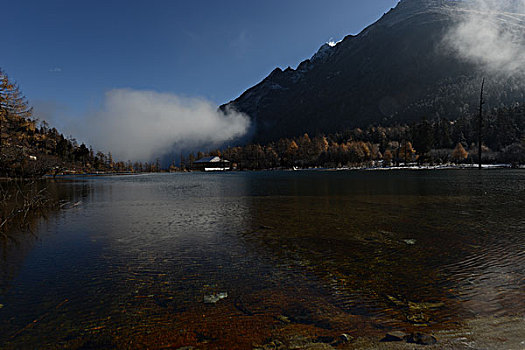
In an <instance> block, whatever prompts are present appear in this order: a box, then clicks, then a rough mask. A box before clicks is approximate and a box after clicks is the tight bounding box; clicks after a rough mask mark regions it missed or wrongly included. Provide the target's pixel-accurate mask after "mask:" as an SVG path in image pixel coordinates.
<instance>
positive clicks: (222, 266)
mask: <svg viewBox="0 0 525 350" xmlns="http://www.w3.org/2000/svg"><path fill="white" fill-rule="evenodd" d="M49 187H50V189H51V192H52V193H53V195H55V196H58V197H60V199H61V200H67V201H68V202H70V203H71V204H70V205H69V204H68V205H65V206H64V209H63V210H60V211H57V212H54V213H51V214H48V215H46V217H39V218H34V219H33V220H35V221H36V224H35V228H34V229H33V230H31V232H13V233H12V234H11V237H10V238H9V239H3V240H0V242H2V248H1V251H0V258H1V261H0V263H1V269H0V272H1V275H0V329H1V330H2V331H1V332H0V347H1V348H7V349H10V348H12V349H18V348H78V349H91V348H93V349H105V348H107V349H112V348H122V349H127V348H173V349H178V348H182V347H185V346H188V347H194V348H196V349H197V348H198V349H207V348H210V349H252V348H263V347H264V346H266V347H265V348H276V349H277V348H279V346H280V345H279V344H280V343H282V344H285V345H283V346H286V344H288V346H289V348H293V347H292V345H291V344H292V343H293V342H295V343H298V342H299V343H300V342H303V345H298V347H296V348H307V345H305V344H324V345H323V346H325V345H326V347H325V348H328V346H333V347H336V348H360V347H362V348H373V347H376V346H377V347H380V346H381V344H382V343H379V340H380V339H381V338H382V337H384V335H385V334H386V333H388V332H392V331H402V332H405V333H407V334H408V333H412V332H420V333H424V334H433V335H434V336H435V337H436V338H437V340H438V345H437V346H439V344H452V345H451V346H453V347H454V348H462V347H464V348H472V347H474V348H476V346H478V348H479V347H484V348H498V347H500V346H502V347H504V348H507V349H512V348H516V349H518V348H520V345H522V346H523V347H525V345H523V344H525V343H524V342H523V341H525V328H524V325H525V322H524V316H525V298H524V297H523V296H524V295H525V215H524V213H525V210H524V209H525V172H524V171H523V170H508V169H505V170H483V171H478V170H477V169H472V170H435V171H423V170H422V171H402V170H400V171H340V172H337V171H296V172H293V171H290V172H286V171H267V172H231V173H221V174H215V173H213V174H208V173H177V174H158V175H137V176H122V177H99V178H79V179H76V180H75V181H65V180H64V181H59V182H50V183H49ZM498 322H499V323H498ZM496 323H497V324H496ZM496 326H498V327H500V328H495V327H496ZM494 329H496V334H495V335H494V336H493V334H492V335H491V334H489V333H490V330H492V331H494ZM505 332H506V333H505ZM343 333H344V334H346V335H347V339H346V340H345V342H342V341H337V339H341V338H340V337H341V335H342V334H343ZM329 343H330V344H332V345H328V344H329ZM272 344H273V345H272ZM274 345H275V346H274ZM386 345H388V344H386ZM386 345H385V346H386ZM272 346H274V347H272ZM301 346H303V347H301ZM308 346H310V345H308ZM319 346H321V345H319ZM523 347H521V348H523ZM281 348H282V347H281ZM312 348H313V347H312ZM320 348H321V347H319V349H320ZM188 349H189V348H188Z"/></svg>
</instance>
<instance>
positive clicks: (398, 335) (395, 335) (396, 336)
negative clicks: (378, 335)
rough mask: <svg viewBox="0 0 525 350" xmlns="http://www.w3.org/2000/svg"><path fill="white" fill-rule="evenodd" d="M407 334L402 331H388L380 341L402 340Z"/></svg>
mask: <svg viewBox="0 0 525 350" xmlns="http://www.w3.org/2000/svg"><path fill="white" fill-rule="evenodd" d="M406 336H407V335H406V334H405V333H403V332H390V333H387V334H386V335H385V337H384V338H383V339H381V340H380V342H382V343H386V342H395V341H404V340H405V337H406Z"/></svg>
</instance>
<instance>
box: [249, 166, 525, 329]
mask: <svg viewBox="0 0 525 350" xmlns="http://www.w3.org/2000/svg"><path fill="white" fill-rule="evenodd" d="M519 178H520V175H518V176H516V174H508V173H505V172H502V173H484V174H478V173H475V172H447V173H446V174H442V173H432V174H428V173H425V174H424V175H421V174H418V173H414V172H402V173H395V174H389V175H387V176H385V174H377V175H376V174H372V175H370V174H366V175H365V174H364V173H356V174H354V175H332V174H329V175H326V176H316V175H309V176H305V177H303V178H301V176H298V177H288V178H282V179H281V180H280V182H279V179H277V180H276V184H274V187H275V188H277V187H279V186H280V187H282V188H286V189H287V190H286V191H285V192H284V193H282V195H281V196H266V197H252V198H250V214H251V218H252V220H253V222H252V225H251V229H250V230H249V231H248V232H247V233H246V234H245V235H244V239H245V242H246V245H247V246H249V247H250V248H251V250H252V251H255V252H257V254H260V255H264V256H267V257H269V258H270V259H271V260H272V261H274V263H275V264H276V265H277V266H281V267H284V266H287V268H288V269H290V270H291V271H290V274H294V273H297V274H313V275H315V276H317V277H319V278H320V279H321V280H322V283H323V285H324V287H325V290H324V291H323V292H324V293H327V297H329V298H330V299H331V300H332V303H334V305H337V306H338V307H341V308H342V309H343V310H346V311H347V312H349V313H358V314H362V313H364V314H370V315H373V316H377V317H382V318H392V319H393V320H394V324H396V323H397V324H399V323H401V324H402V325H403V324H405V325H407V326H409V325H427V324H434V325H436V324H440V326H443V325H444V324H447V323H449V322H455V321H457V320H458V319H461V318H462V317H465V316H467V315H470V316H472V315H474V314H479V313H480V312H481V311H483V312H484V313H493V312H497V313H499V314H509V313H510V314H512V313H515V312H522V311H523V310H525V305H524V304H523V301H522V300H521V299H519V295H520V293H521V295H523V290H524V288H525V283H524V282H523V276H524V275H525V270H524V267H523V266H524V264H523V262H524V259H525V257H524V254H523V251H524V247H525V236H524V231H523V227H525V225H524V222H523V219H522V216H521V214H520V213H521V212H522V211H523V184H522V183H520V181H519ZM258 186H260V184H259V183H258V180H254V182H253V187H254V188H257V187H258ZM511 203H512V205H509V204H511ZM520 310H521V311H520Z"/></svg>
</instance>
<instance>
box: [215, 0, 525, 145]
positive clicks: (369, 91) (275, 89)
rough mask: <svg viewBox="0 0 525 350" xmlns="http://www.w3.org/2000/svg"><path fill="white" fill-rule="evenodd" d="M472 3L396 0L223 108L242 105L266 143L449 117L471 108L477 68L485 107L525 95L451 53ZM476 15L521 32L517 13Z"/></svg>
mask: <svg viewBox="0 0 525 350" xmlns="http://www.w3.org/2000/svg"><path fill="white" fill-rule="evenodd" d="M475 12H476V10H475V9H474V8H473V7H472V3H471V2H470V3H469V2H462V1H448V0H402V1H401V2H400V3H399V4H398V5H397V6H396V7H395V8H394V9H392V10H390V11H389V12H388V13H386V14H385V15H384V16H383V17H382V18H381V19H380V20H379V21H377V22H376V23H374V24H373V25H371V26H369V27H368V28H366V29H365V30H363V31H362V32H361V33H360V34H359V35H357V36H351V35H350V36H347V37H346V38H344V40H342V41H341V42H339V43H338V44H337V45H335V46H330V45H328V44H325V45H323V46H322V47H321V48H320V49H319V51H318V52H317V53H316V54H315V55H314V56H313V57H312V58H311V59H309V60H306V61H304V62H302V63H300V64H299V65H298V67H297V68H296V69H292V68H288V69H286V70H284V71H283V70H281V69H279V68H277V69H275V70H274V71H273V72H272V73H271V74H270V75H269V76H268V77H267V78H266V79H264V80H263V81H262V82H261V83H259V84H258V85H256V86H254V87H252V88H250V89H248V90H247V91H246V92H245V93H244V94H242V95H241V96H240V97H239V98H237V99H236V100H234V101H232V102H230V103H228V104H226V105H224V106H222V107H221V108H222V109H225V108H234V109H236V110H238V111H240V112H243V113H246V114H248V115H249V116H250V117H251V118H252V120H254V121H255V123H254V124H255V127H256V129H255V141H258V142H264V141H270V140H274V139H277V138H280V137H293V136H297V135H301V134H302V133H304V132H308V133H310V134H317V133H330V132H336V131H341V130H342V129H345V128H353V127H365V126H367V125H369V124H373V123H381V124H385V125H388V124H395V123H398V122H403V123H404V122H411V121H416V120H420V119H422V118H424V117H425V118H436V117H446V118H451V119H455V118H457V117H459V116H461V115H465V114H469V113H472V112H474V111H475V110H476V107H477V106H476V105H477V103H478V99H479V88H480V85H481V79H482V77H483V76H485V77H487V78H488V79H487V80H488V81H487V96H486V98H487V102H488V105H489V107H500V106H502V105H508V106H511V105H515V104H516V103H523V102H524V101H525V97H524V96H525V84H522V83H523V79H522V78H521V76H519V75H516V74H509V73H508V72H506V73H501V74H500V73H499V72H494V71H491V72H489V71H488V70H487V69H486V68H487V67H486V65H483V62H481V61H480V62H477V61H476V59H475V58H473V59H469V58H468V57H465V55H461V54H459V53H458V45H460V44H461V41H460V39H461V40H465V36H463V37H462V38H460V39H458V40H457V41H456V39H455V38H454V29H455V28H458V27H459V26H461V25H462V22H461V21H463V20H464V19H465V18H469V16H472V14H473V13H475ZM510 15H512V14H510ZM511 17H512V16H511ZM481 18H485V19H486V20H487V23H489V21H490V23H493V22H494V21H500V22H498V23H499V26H498V27H497V28H496V29H497V30H507V29H508V30H510V31H511V32H513V33H516V32H518V34H519V33H521V37H525V31H524V23H525V21H524V20H523V17H522V16H521V15H516V16H514V17H512V18H511V19H512V20H508V19H507V18H505V16H493V15H490V17H488V16H486V17H483V15H481ZM461 28H463V27H461ZM468 29H469V28H468V27H467V30H468ZM462 34H464V33H462ZM516 37H519V35H516ZM466 39H467V40H469V38H468V37H466ZM479 39H480V38H474V39H473V40H479ZM481 39H483V37H481ZM458 43H459V44H458ZM461 45H462V44H461ZM459 50H461V48H459ZM520 83H521V84H520Z"/></svg>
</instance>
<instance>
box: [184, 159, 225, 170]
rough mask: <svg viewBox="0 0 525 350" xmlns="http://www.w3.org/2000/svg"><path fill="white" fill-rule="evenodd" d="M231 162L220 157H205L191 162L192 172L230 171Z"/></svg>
mask: <svg viewBox="0 0 525 350" xmlns="http://www.w3.org/2000/svg"><path fill="white" fill-rule="evenodd" d="M231 169H232V167H231V162H230V161H228V160H226V159H223V158H221V157H217V156H214V157H205V158H201V159H199V160H197V161H195V162H193V166H192V170H199V171H228V170H231Z"/></svg>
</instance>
